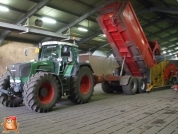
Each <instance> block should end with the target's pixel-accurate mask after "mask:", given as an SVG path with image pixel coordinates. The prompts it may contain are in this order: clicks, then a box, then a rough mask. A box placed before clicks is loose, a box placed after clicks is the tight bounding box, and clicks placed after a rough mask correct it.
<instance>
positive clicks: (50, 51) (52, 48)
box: [40, 45, 60, 60]
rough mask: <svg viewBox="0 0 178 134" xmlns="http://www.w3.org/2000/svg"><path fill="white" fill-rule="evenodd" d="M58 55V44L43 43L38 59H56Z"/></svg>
mask: <svg viewBox="0 0 178 134" xmlns="http://www.w3.org/2000/svg"><path fill="white" fill-rule="evenodd" d="M59 55H60V45H45V46H43V47H42V50H41V55H40V60H56V59H57V58H59Z"/></svg>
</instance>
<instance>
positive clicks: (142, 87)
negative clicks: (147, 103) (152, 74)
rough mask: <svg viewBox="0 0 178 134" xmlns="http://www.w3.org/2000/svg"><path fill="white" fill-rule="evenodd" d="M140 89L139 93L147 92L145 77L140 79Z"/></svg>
mask: <svg viewBox="0 0 178 134" xmlns="http://www.w3.org/2000/svg"><path fill="white" fill-rule="evenodd" d="M138 91H139V93H145V92H146V81H145V79H143V78H140V79H138Z"/></svg>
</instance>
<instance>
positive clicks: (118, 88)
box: [113, 86, 123, 93]
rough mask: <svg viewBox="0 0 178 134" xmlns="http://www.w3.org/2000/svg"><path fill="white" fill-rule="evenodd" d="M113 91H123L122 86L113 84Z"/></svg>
mask: <svg viewBox="0 0 178 134" xmlns="http://www.w3.org/2000/svg"><path fill="white" fill-rule="evenodd" d="M113 89H114V91H115V92H117V93H123V90H122V86H114V88H113Z"/></svg>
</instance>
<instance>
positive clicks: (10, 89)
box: [0, 2, 176, 112]
mask: <svg viewBox="0 0 178 134" xmlns="http://www.w3.org/2000/svg"><path fill="white" fill-rule="evenodd" d="M97 22H98V24H99V25H100V27H101V29H102V31H103V33H104V34H105V35H106V38H107V40H108V42H109V44H110V46H111V48H112V50H113V55H114V57H115V59H116V61H117V62H118V66H119V67H118V68H117V69H116V70H115V72H114V73H113V75H107V76H104V75H103V76H96V75H93V73H94V72H93V69H92V67H91V65H90V64H88V63H85V62H79V60H78V59H79V58H78V46H77V45H76V44H75V43H73V44H72V43H67V42H57V41H49V42H43V43H42V44H41V46H40V47H39V54H38V60H37V61H33V62H29V63H17V64H13V65H11V66H10V67H8V68H7V74H5V75H3V76H2V77H1V78H0V102H1V103H2V105H4V106H8V107H16V106H19V105H20V104H22V102H24V103H25V105H26V106H27V107H28V108H29V109H31V110H34V111H36V112H48V111H50V110H51V109H52V108H53V107H54V105H55V104H56V103H57V101H58V99H59V98H61V97H62V96H64V95H67V96H68V98H69V100H71V101H72V102H74V103H77V104H83V103H87V102H88V101H89V100H90V99H91V96H92V94H93V88H94V86H95V85H96V84H97V83H102V84H101V85H102V89H103V91H104V92H105V93H113V92H115V91H121V90H122V91H123V92H124V93H125V94H127V95H134V94H136V93H144V92H146V88H147V83H150V85H151V86H155V85H156V84H157V82H159V78H162V76H163V74H164V73H165V78H166V79H168V78H169V77H170V76H171V75H170V72H171V73H172V72H173V73H172V75H173V74H174V72H175V70H176V66H174V65H171V66H169V65H168V63H167V62H165V63H166V64H164V66H163V67H159V68H158V69H157V68H156V69H155V70H154V69H152V68H153V67H154V66H157V65H158V64H157V61H156V58H155V56H157V55H160V47H159V45H158V43H157V42H156V41H148V40H147V38H146V36H145V34H144V32H143V30H142V28H141V26H140V23H139V21H138V19H137V16H136V14H135V12H134V10H133V8H132V6H131V4H130V2H112V3H110V4H109V5H107V6H103V8H102V9H101V10H100V11H99V16H98V17H97ZM161 65H162V63H161ZM167 65H168V66H167ZM165 70H166V71H165ZM150 72H153V74H154V75H153V76H150ZM155 74H156V75H155ZM155 76H156V77H155ZM163 77H164V76H163ZM152 79H153V80H155V82H152ZM164 80H165V79H163V82H162V81H161V83H164ZM162 85H163V84H162ZM151 86H150V87H151Z"/></svg>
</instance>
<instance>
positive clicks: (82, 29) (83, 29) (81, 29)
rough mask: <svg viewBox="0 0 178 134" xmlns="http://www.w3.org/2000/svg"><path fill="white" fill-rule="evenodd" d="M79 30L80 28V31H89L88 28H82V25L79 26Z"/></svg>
mask: <svg viewBox="0 0 178 134" xmlns="http://www.w3.org/2000/svg"><path fill="white" fill-rule="evenodd" d="M78 30H80V31H84V32H87V31H88V30H87V29H85V28H82V27H79V28H78Z"/></svg>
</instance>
